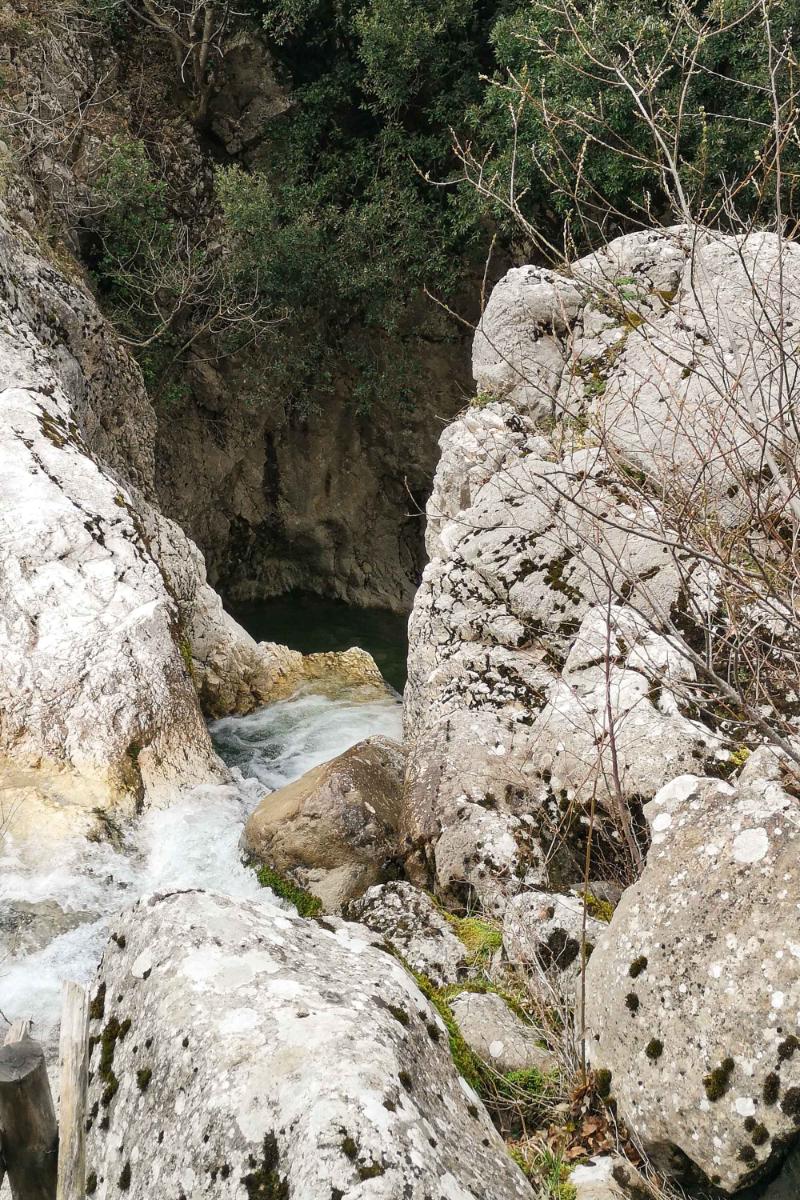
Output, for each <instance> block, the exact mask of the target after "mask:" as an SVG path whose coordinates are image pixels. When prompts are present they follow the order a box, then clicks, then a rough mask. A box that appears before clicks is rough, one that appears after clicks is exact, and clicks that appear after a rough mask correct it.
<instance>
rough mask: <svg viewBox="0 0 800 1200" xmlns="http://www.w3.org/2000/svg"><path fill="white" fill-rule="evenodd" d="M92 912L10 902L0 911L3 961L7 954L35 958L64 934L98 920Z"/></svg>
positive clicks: (38, 902) (33, 902)
mask: <svg viewBox="0 0 800 1200" xmlns="http://www.w3.org/2000/svg"><path fill="white" fill-rule="evenodd" d="M96 919H97V918H96V915H95V914H94V913H90V912H80V911H77V912H68V911H67V910H65V909H63V908H62V907H61V905H60V904H57V903H56V901H55V900H10V901H9V900H7V901H4V903H3V907H2V909H0V961H2V959H3V958H4V957H5V955H6V954H13V955H14V956H18V955H22V954H26V955H27V954H34V953H35V952H36V951H37V950H41V949H42V948H43V947H44V946H46V945H48V943H49V942H51V941H52V940H53V939H54V938H57V937H60V935H61V934H62V933H69V931H70V930H71V929H77V928H78V926H79V925H85V924H86V923H87V922H88V921H94V920H96Z"/></svg>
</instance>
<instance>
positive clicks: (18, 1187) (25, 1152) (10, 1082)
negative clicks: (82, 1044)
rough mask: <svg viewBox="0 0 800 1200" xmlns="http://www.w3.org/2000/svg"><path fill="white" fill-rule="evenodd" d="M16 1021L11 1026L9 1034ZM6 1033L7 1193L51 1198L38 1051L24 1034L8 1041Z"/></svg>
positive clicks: (2, 1077) (54, 1148) (3, 1118)
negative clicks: (8, 1187)
mask: <svg viewBox="0 0 800 1200" xmlns="http://www.w3.org/2000/svg"><path fill="white" fill-rule="evenodd" d="M20 1025H21V1023H20V1022H15V1024H14V1025H13V1026H12V1033H13V1034H15V1036H17V1035H18V1034H19V1028H20ZM24 1028H25V1029H27V1028H30V1022H28V1023H27V1025H24ZM10 1037H11V1034H9V1035H7V1037H6V1044H5V1045H4V1046H3V1048H2V1050H0V1130H2V1138H3V1159H4V1162H5V1168H6V1172H7V1174H8V1181H9V1183H10V1184H11V1195H12V1197H13V1200H55V1194H56V1168H57V1160H58V1130H57V1127H56V1114H55V1112H54V1111H53V1098H52V1096H51V1095H50V1082H49V1080H48V1078H47V1067H46V1066H45V1061H44V1050H43V1049H42V1047H41V1046H40V1045H39V1043H38V1042H34V1041H31V1039H30V1037H28V1034H27V1032H24V1033H23V1036H22V1037H20V1038H19V1040H17V1041H14V1042H12V1041H9V1038H10Z"/></svg>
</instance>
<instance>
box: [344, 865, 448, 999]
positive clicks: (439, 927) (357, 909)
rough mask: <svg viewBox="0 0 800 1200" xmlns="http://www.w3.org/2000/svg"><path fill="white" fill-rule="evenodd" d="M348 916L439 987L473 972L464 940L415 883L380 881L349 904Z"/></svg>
mask: <svg viewBox="0 0 800 1200" xmlns="http://www.w3.org/2000/svg"><path fill="white" fill-rule="evenodd" d="M346 916H347V918H348V920H351V921H360V922H361V923H362V924H363V925H366V926H367V928H368V929H371V930H372V932H373V933H377V934H379V935H380V936H382V937H383V938H384V939H385V940H386V941H387V942H388V943H389V945H390V946H392V947H394V949H395V950H397V952H398V954H401V955H402V956H403V958H404V959H405V960H406V962H407V963H408V965H409V967H411V969H412V970H413V971H419V972H421V973H422V974H423V975H427V976H428V978H429V979H430V980H431V982H432V983H433V984H434V986H435V987H443V986H444V985H445V984H448V983H456V982H457V981H458V980H459V979H461V978H463V977H464V976H465V975H466V974H468V972H469V967H468V964H467V949H466V947H465V945H464V943H463V942H462V941H461V940H460V938H458V937H456V935H455V933H454V932H453V929H452V926H451V925H450V924H449V923H448V922H447V921H446V920H445V918H444V917H443V916H442V914H441V912H440V911H439V909H438V908H437V907H436V905H435V904H434V903H433V901H432V900H431V898H430V897H429V896H428V895H426V893H425V892H423V891H420V889H419V888H416V887H414V886H413V884H410V883H406V882H405V881H400V880H398V881H396V882H392V883H380V884H376V885H375V886H374V887H371V888H369V890H368V891H367V892H365V894H364V895H363V896H362V897H361V899H360V900H354V901H353V903H352V904H350V905H349V907H348V909H347V912H346Z"/></svg>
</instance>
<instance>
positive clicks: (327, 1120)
mask: <svg viewBox="0 0 800 1200" xmlns="http://www.w3.org/2000/svg"><path fill="white" fill-rule="evenodd" d="M370 941H371V935H370V934H369V932H368V931H366V930H364V929H362V928H361V927H359V926H358V925H354V924H345V923H344V922H341V921H339V920H338V919H333V920H331V921H328V920H322V921H320V922H315V921H306V920H303V919H301V918H300V917H298V916H296V915H295V914H293V913H291V912H284V911H282V910H281V909H279V908H277V907H276V906H273V905H271V904H269V903H267V904H262V903H257V902H252V901H241V900H233V899H231V898H228V897H223V896H219V895H215V894H212V893H207V892H196V891H195V892H183V893H175V892H173V893H170V894H167V895H161V896H151V897H147V898H143V899H142V900H141V901H139V903H138V904H137V905H135V906H134V908H132V909H130V910H129V911H127V912H125V913H123V914H122V915H121V916H120V917H119V918H118V919H117V920H116V921H115V923H114V925H113V939H112V941H110V942H109V945H108V947H107V949H106V952H105V955H104V958H103V962H102V964H101V967H100V973H99V979H98V986H97V992H96V998H95V1001H94V1005H93V1016H94V1020H93V1022H92V1036H93V1039H94V1042H93V1046H94V1048H93V1053H92V1059H91V1064H90V1065H91V1072H92V1077H91V1083H90V1088H89V1110H90V1114H91V1122H90V1129H89V1133H88V1144H87V1170H88V1172H89V1181H90V1183H91V1185H92V1188H93V1194H94V1196H95V1198H96V1200H119V1198H120V1196H121V1195H123V1194H124V1196H125V1197H126V1200H153V1198H154V1197H156V1196H159V1197H162V1196H163V1197H165V1198H166V1197H179V1196H184V1197H187V1200H188V1198H189V1197H192V1198H194V1197H198V1198H199V1197H200V1196H203V1197H204V1200H240V1198H242V1200H243V1198H244V1197H247V1196H249V1197H271V1198H272V1197H274V1198H287V1200H288V1197H290V1196H291V1197H298V1198H300V1197H302V1200H331V1198H332V1197H340V1198H344V1197H352V1198H353V1200H356V1197H359V1198H361V1200H367V1198H368V1197H369V1198H370V1200H395V1198H397V1197H400V1196H403V1197H406V1198H407V1200H425V1198H426V1197H436V1200H532V1195H533V1193H532V1191H531V1188H530V1186H529V1184H528V1183H527V1181H526V1180H525V1179H524V1177H523V1175H522V1173H521V1172H520V1171H519V1169H518V1168H517V1166H516V1165H515V1163H514V1162H513V1161H512V1160H511V1158H510V1157H509V1155H508V1153H507V1151H506V1148H505V1146H504V1144H503V1142H502V1140H501V1138H500V1136H499V1134H498V1133H497V1132H496V1131H495V1129H494V1127H493V1126H492V1123H491V1121H490V1120H489V1117H488V1115H487V1113H486V1110H485V1109H484V1107H483V1105H482V1103H481V1101H480V1099H479V1098H478V1096H477V1095H476V1094H475V1093H474V1092H473V1091H472V1089H471V1088H470V1087H469V1086H468V1084H467V1083H466V1082H465V1081H464V1079H463V1078H462V1077H461V1076H460V1075H459V1074H458V1072H457V1071H456V1068H455V1066H454V1064H453V1061H452V1059H451V1057H450V1052H449V1049H448V1039H447V1033H446V1030H445V1027H444V1024H443V1022H442V1021H441V1018H440V1017H439V1016H438V1014H437V1013H436V1012H435V1010H434V1009H433V1008H432V1007H431V1006H430V1004H429V1003H428V1001H427V1000H426V999H425V998H424V997H423V996H422V994H421V993H420V992H419V990H418V989H417V987H416V985H415V983H414V981H413V979H412V978H411V976H410V975H408V973H407V972H406V971H405V970H404V969H403V967H402V966H401V965H400V963H398V962H397V961H396V960H395V959H394V958H393V957H392V956H391V955H390V954H387V953H385V952H383V951H381V950H379V949H376V948H374V946H372V945H371V944H370Z"/></svg>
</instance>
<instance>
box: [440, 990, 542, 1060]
mask: <svg viewBox="0 0 800 1200" xmlns="http://www.w3.org/2000/svg"><path fill="white" fill-rule="evenodd" d="M450 1009H451V1011H452V1013H453V1016H454V1017H455V1020H456V1024H457V1025H458V1028H459V1030H460V1031H461V1036H462V1037H463V1038H464V1041H465V1042H466V1043H467V1045H468V1046H469V1047H470V1048H471V1049H472V1050H474V1051H475V1053H476V1054H477V1055H478V1057H479V1058H481V1059H483V1061H484V1062H486V1063H488V1064H489V1065H490V1066H491V1067H493V1068H494V1069H495V1070H496V1071H499V1072H500V1073H501V1074H505V1073H506V1072H508V1071H527V1070H531V1069H536V1070H537V1071H541V1072H542V1073H546V1072H548V1071H552V1070H553V1069H554V1068H555V1067H556V1065H557V1064H556V1060H555V1058H554V1056H553V1055H552V1054H551V1053H550V1052H549V1051H548V1050H546V1049H544V1047H542V1046H540V1045H539V1043H538V1040H537V1031H536V1030H535V1029H534V1027H533V1026H532V1025H529V1024H527V1022H525V1021H523V1020H522V1019H521V1018H520V1017H518V1016H517V1014H516V1013H515V1012H513V1011H512V1010H511V1009H510V1008H509V1006H508V1005H507V1004H506V1002H505V1000H504V999H503V998H502V996H498V995H497V993H496V992H470V991H464V992H460V993H459V995H457V996H454V997H453V999H452V1000H451V1001H450Z"/></svg>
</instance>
